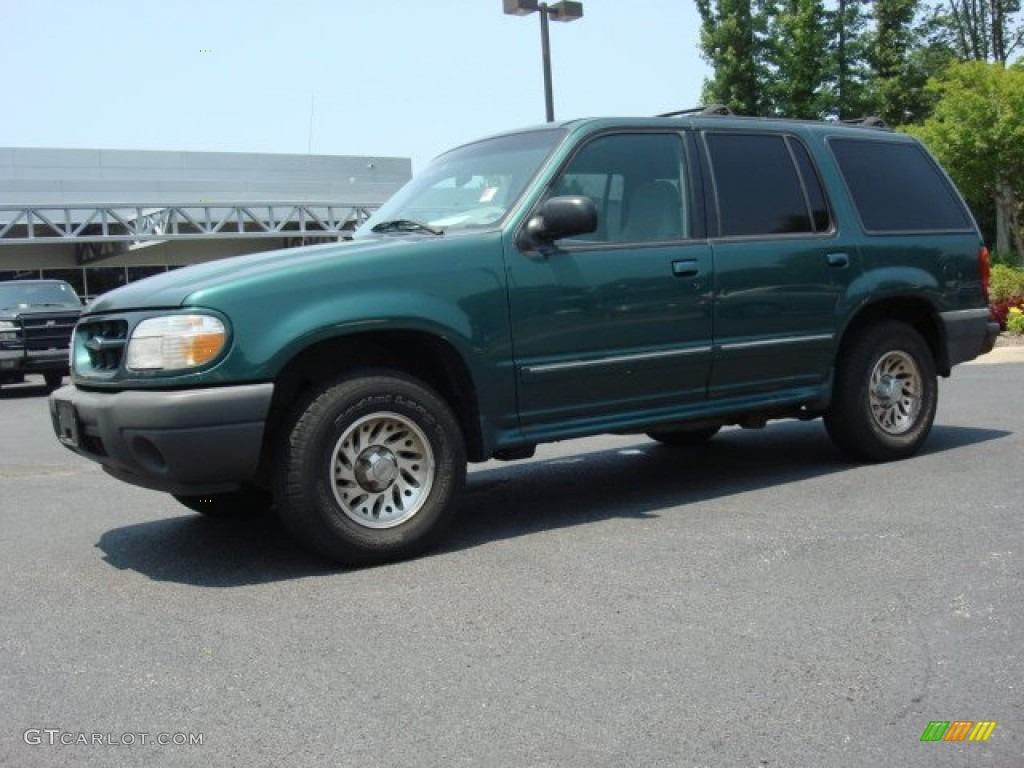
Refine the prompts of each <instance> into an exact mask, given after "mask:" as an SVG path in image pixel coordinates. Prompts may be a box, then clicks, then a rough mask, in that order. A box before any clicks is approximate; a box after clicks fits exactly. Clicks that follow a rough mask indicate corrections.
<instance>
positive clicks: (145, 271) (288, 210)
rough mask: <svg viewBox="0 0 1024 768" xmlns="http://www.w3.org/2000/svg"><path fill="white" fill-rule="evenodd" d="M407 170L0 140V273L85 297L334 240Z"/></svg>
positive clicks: (377, 163)
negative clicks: (185, 269) (169, 273)
mask: <svg viewBox="0 0 1024 768" xmlns="http://www.w3.org/2000/svg"><path fill="white" fill-rule="evenodd" d="M411 174H412V162H411V160H409V159H407V158H397V157H353V156H325V155H263V154H250V153H231V152H151V151H128V150H106V149H22V148H0V280H10V279H19V278H35V277H55V278H60V279H62V280H67V281H68V282H69V283H71V284H72V285H73V286H74V287H75V290H77V291H78V292H79V293H80V294H81V295H82V296H83V297H87V296H95V295H98V294H100V293H103V292H104V291H108V290H110V289H112V288H115V287H117V286H118V285H123V284H124V283H126V282H130V281H132V280H137V279H139V278H141V277H145V276H147V275H150V274H153V273H155V272H161V271H164V270H166V269H173V268H175V267H180V266H183V265H186V264H193V263H197V262H202V261H209V260H212V259H219V258H224V257H226V256H234V255H238V254H242V253H253V252H256V251H266V250H272V249H276V248H284V247H289V246H293V245H297V244H301V243H303V242H328V241H330V240H336V239H338V238H341V237H344V236H345V233H346V232H347V231H348V230H351V229H352V228H353V227H354V226H355V225H356V224H358V223H359V222H361V221H362V220H363V219H365V218H366V216H368V215H369V213H370V212H371V211H372V210H373V209H374V208H376V207H377V206H379V205H380V204H381V203H382V202H383V201H384V200H386V199H387V198H388V197H390V196H391V194H392V193H394V192H395V191H396V190H397V189H398V188H399V187H400V186H401V185H402V184H404V183H405V182H406V181H408V179H409V178H410V176H411Z"/></svg>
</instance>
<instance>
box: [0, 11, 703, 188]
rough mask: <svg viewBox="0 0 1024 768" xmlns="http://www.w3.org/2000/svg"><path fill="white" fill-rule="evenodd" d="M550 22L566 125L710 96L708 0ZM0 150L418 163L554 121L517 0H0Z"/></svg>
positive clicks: (533, 25) (534, 29) (530, 30)
mask: <svg viewBox="0 0 1024 768" xmlns="http://www.w3.org/2000/svg"><path fill="white" fill-rule="evenodd" d="M583 9H584V17H583V18H582V19H580V20H578V21H574V22H571V23H552V24H551V25H550V39H551V52H552V72H553V79H554V89H553V91H554V105H555V117H556V118H557V119H568V118H573V117H586V116H594V115H650V114H657V113H659V112H666V111H671V110H676V109H686V108H689V107H693V106H697V105H698V104H699V100H700V92H701V86H702V84H703V80H704V78H705V77H706V76H707V73H708V69H707V66H706V64H705V63H704V61H703V60H702V59H701V57H700V53H699V50H698V34H699V33H698V30H699V18H698V15H697V12H696V9H695V5H694V3H693V0H583ZM0 72H3V73H4V78H3V80H4V87H3V108H2V112H0V115H2V116H0V147H71V148H90V149H154V150H179V151H213V152H271V153H287V154H308V153H312V154H329V155H376V156H390V157H408V158H411V159H412V161H413V170H414V172H415V171H419V170H421V169H422V168H423V167H424V165H425V164H426V163H427V162H429V160H430V159H431V158H432V157H434V156H436V155H437V154H439V153H441V152H443V151H444V150H446V149H449V148H451V147H453V146H456V145H458V144H461V143H464V142H467V141H471V140H473V139H477V138H481V137H483V136H487V135H490V134H493V133H497V132H500V131H504V130H508V129H512V128H519V127H523V126H529V125H535V124H538V123H542V122H543V121H544V87H543V72H542V65H541V36H540V21H539V16H538V14H533V15H530V16H526V17H516V16H508V15H505V14H504V13H503V12H502V0H292V2H280V1H276V2H271V1H270V0H163V1H162V2H157V1H156V0H130V1H129V0H0Z"/></svg>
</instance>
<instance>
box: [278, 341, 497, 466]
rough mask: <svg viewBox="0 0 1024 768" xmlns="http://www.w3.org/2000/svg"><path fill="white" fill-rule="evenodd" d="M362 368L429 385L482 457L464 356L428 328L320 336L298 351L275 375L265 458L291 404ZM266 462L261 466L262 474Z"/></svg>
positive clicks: (473, 455)
mask: <svg viewBox="0 0 1024 768" xmlns="http://www.w3.org/2000/svg"><path fill="white" fill-rule="evenodd" d="M360 369H378V370H379V369H389V370H394V371H397V372H400V373H404V374H406V375H408V376H411V377H413V378H415V379H417V380H419V381H421V382H423V383H424V384H426V385H427V386H429V387H431V388H432V389H433V390H434V391H436V392H437V394H438V395H439V396H440V397H441V398H442V399H443V400H444V401H445V402H446V403H447V404H448V406H449V407H450V408H451V409H452V412H453V413H454V414H455V419H456V421H457V423H458V425H459V428H460V430H461V432H462V435H463V440H464V441H465V445H466V453H467V456H468V457H469V459H470V460H478V459H479V457H482V455H483V452H484V448H483V442H484V439H483V435H482V432H481V426H480V419H479V401H478V398H477V394H476V386H475V382H474V380H473V376H472V374H471V373H470V370H469V366H468V365H467V363H466V361H465V359H464V358H463V356H462V355H461V354H460V353H459V351H458V350H457V349H456V348H455V347H454V346H453V345H452V344H451V343H450V342H449V341H447V340H445V339H443V338H441V337H438V336H436V335H434V334H431V333H429V332H426V331H418V330H380V331H370V332H363V333H357V334H352V335H346V336H337V337H333V338H329V339H321V340H319V341H317V342H315V343H313V344H310V345H309V346H307V347H305V348H304V349H302V350H300V351H299V352H297V353H296V354H294V355H293V356H292V357H291V358H290V359H289V360H288V361H287V362H286V363H285V365H284V366H283V367H282V368H281V370H280V372H279V373H278V375H277V377H276V378H275V380H274V397H273V400H272V401H271V406H270V415H269V417H268V423H267V429H266V434H265V437H264V448H263V456H264V462H267V461H269V460H270V459H271V456H270V454H271V453H272V451H273V446H274V444H275V436H276V435H277V434H278V432H279V430H280V428H281V426H282V424H283V423H284V422H285V420H286V419H287V416H288V414H289V412H290V411H291V408H292V405H293V403H295V402H296V400H297V399H299V398H301V397H302V395H303V393H304V392H306V391H308V390H310V389H311V388H314V387H316V386H317V385H320V384H323V383H325V382H328V381H330V380H332V379H337V378H338V377H339V376H343V375H344V374H345V373H347V372H354V371H358V370H360ZM263 469H264V467H262V466H261V474H263V472H262V470H263Z"/></svg>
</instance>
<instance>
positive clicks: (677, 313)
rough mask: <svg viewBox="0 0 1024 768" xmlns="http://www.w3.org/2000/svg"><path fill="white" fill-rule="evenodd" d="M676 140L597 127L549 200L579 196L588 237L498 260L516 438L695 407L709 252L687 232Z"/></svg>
mask: <svg viewBox="0 0 1024 768" xmlns="http://www.w3.org/2000/svg"><path fill="white" fill-rule="evenodd" d="M686 158H687V152H686V144H685V142H684V137H683V136H682V135H681V134H680V133H677V132H645V133H614V134H604V135H601V136H599V137H597V138H594V139H592V140H591V141H590V142H589V143H587V144H585V145H584V146H583V147H582V148H581V149H580V150H579V151H578V152H577V153H576V154H575V155H574V157H573V158H572V159H571V160H570V161H569V163H568V165H567V166H566V168H565V169H564V171H563V172H562V173H561V174H560V175H559V176H558V177H557V179H556V180H555V182H554V183H553V184H552V185H551V188H550V190H549V195H548V196H554V195H560V194H582V195H587V196H589V197H590V198H591V199H593V200H594V202H595V204H596V206H597V208H598V229H597V231H596V232H594V233H591V234H588V235H584V236H581V237H580V238H574V239H571V240H564V241H560V242H559V243H558V249H557V250H556V251H555V252H552V253H549V254H547V255H541V254H538V253H535V252H523V251H519V250H517V249H514V250H513V251H512V252H511V253H510V254H509V256H508V270H509V287H510V290H509V295H510V297H511V298H510V303H511V313H512V327H513V329H514V332H513V333H514V339H513V344H514V348H515V360H516V369H517V381H518V388H519V404H520V414H521V423H522V426H523V429H524V431H525V432H526V433H527V435H529V436H531V437H534V438H535V439H543V436H544V432H545V431H546V430H548V429H550V430H552V431H563V429H564V427H561V426H559V425H561V424H562V423H563V422H566V421H569V420H572V421H573V422H574V424H575V425H577V426H578V429H579V431H580V432H585V431H599V430H600V429H601V428H603V427H614V426H615V425H616V424H621V423H623V422H624V420H628V419H629V418H630V417H631V416H632V415H636V416H640V415H641V414H642V415H643V416H645V417H647V418H650V417H651V416H652V415H654V416H657V415H659V414H662V415H663V414H666V413H679V410H680V409H681V408H684V407H685V406H686V405H687V404H694V403H700V402H703V401H704V399H705V397H706V389H707V379H708V373H709V365H710V358H711V345H710V342H711V312H710V304H709V291H710V286H711V254H710V248H709V246H708V245H707V242H706V241H705V240H703V239H696V238H695V234H702V231H701V232H699V233H698V232H696V231H695V230H700V229H701V227H702V223H701V225H698V226H696V227H695V226H694V221H695V219H697V218H698V217H697V216H695V213H694V212H695V210H697V209H696V207H695V206H694V205H693V197H694V196H693V192H692V187H691V184H690V181H689V175H688V173H687V167H688V165H689V164H688V163H687V160H686Z"/></svg>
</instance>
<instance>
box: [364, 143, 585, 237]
mask: <svg viewBox="0 0 1024 768" xmlns="http://www.w3.org/2000/svg"><path fill="white" fill-rule="evenodd" d="M564 135H565V132H564V131H563V130H561V129H544V130H538V131H531V132H529V133H518V134H515V135H513V136H501V137H498V138H494V139H487V140H485V141H480V142H477V143H475V144H469V145H467V146H464V147H459V148H458V149H454V150H452V151H451V152H448V153H446V154H444V155H441V156H440V157H438V158H437V159H436V160H434V161H433V162H432V163H431V164H430V165H428V166H427V167H426V168H425V169H424V170H423V171H422V172H421V173H419V174H417V175H416V177H415V178H413V180H412V181H410V182H409V183H408V184H406V185H405V186H404V187H402V189H400V190H399V191H398V192H397V193H396V194H395V195H394V197H392V198H391V199H390V200H388V201H387V202H386V203H384V205H383V206H381V207H380V209H379V210H378V211H377V212H376V213H374V214H373V216H371V217H370V218H369V219H367V221H366V222H364V223H363V225H362V226H361V227H360V228H359V229H358V230H357V231H356V235H355V236H356V237H357V238H359V237H373V236H379V235H380V234H382V233H388V232H421V233H428V234H442V233H445V232H453V231H458V230H466V229H479V228H484V227H492V226H494V225H495V224H497V223H498V222H500V221H501V220H502V219H503V218H504V217H505V214H506V213H508V212H509V210H510V209H511V208H512V206H513V205H514V204H515V202H516V200H518V199H519V196H520V195H521V194H522V193H523V189H525V187H526V184H527V182H528V181H529V180H530V179H531V178H532V177H533V175H534V174H535V173H536V172H537V170H538V169H539V168H540V166H541V163H543V162H544V159H545V158H546V157H547V156H548V154H549V153H550V152H551V150H552V149H553V148H554V147H555V145H556V144H558V143H559V142H560V141H561V140H562V137H563V136H564Z"/></svg>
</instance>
